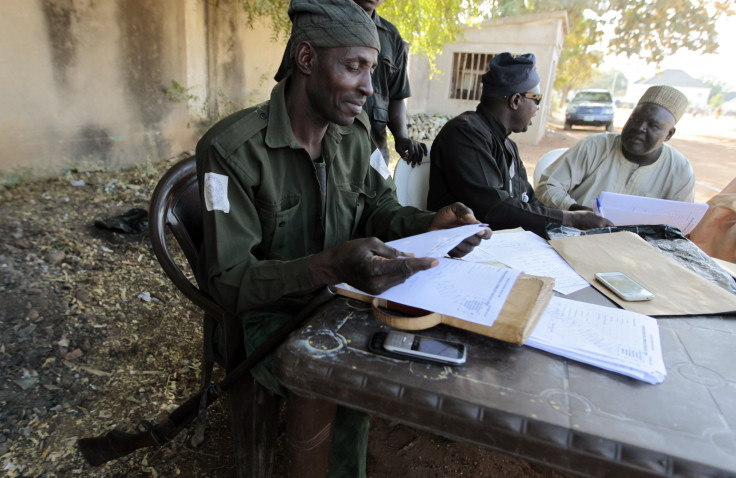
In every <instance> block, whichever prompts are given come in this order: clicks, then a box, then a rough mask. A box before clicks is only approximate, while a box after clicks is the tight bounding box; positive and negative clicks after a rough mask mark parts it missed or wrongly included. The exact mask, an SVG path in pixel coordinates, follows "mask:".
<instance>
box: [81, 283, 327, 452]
mask: <svg viewBox="0 0 736 478" xmlns="http://www.w3.org/2000/svg"><path fill="white" fill-rule="evenodd" d="M334 295H335V292H334V290H333V289H332V288H331V287H325V288H324V289H323V290H322V291H321V292H320V293H319V294H317V295H316V296H315V297H314V298H313V299H312V301H311V302H309V304H307V306H306V307H305V308H304V309H302V310H301V311H300V312H299V313H298V314H297V315H295V316H294V317H293V318H292V319H291V320H290V321H288V322H287V323H286V324H284V325H283V326H282V327H281V328H280V329H279V330H277V331H276V333H274V334H273V335H271V336H270V337H269V338H268V339H266V341H265V342H264V343H263V344H262V345H261V346H259V347H258V348H257V349H256V350H254V351H253V353H252V354H250V355H249V356H248V357H246V359H245V360H243V361H242V362H241V363H240V364H239V365H238V366H237V367H236V368H235V369H234V370H233V371H232V372H230V373H229V374H227V375H226V376H225V378H223V379H222V381H221V382H220V383H218V384H212V385H210V386H208V387H206V388H205V389H203V390H202V391H201V392H199V393H197V394H196V395H194V396H192V397H190V398H189V399H188V400H187V401H186V402H184V403H183V404H181V405H179V407H177V408H176V410H174V411H173V412H171V414H170V415H169V416H168V417H167V418H166V420H165V421H163V422H162V423H157V424H155V425H152V426H150V427H148V429H147V430H145V431H142V432H138V433H126V432H123V431H120V430H117V429H115V430H112V431H110V432H108V433H106V434H105V435H101V436H97V437H91V438H82V439H80V440H79V441H78V442H77V446H78V448H79V451H80V452H81V453H82V456H83V457H84V459H85V460H87V462H88V463H89V464H90V465H93V466H100V465H102V464H104V463H107V462H108V461H111V460H115V459H118V458H122V457H124V456H126V455H129V454H131V453H133V452H134V451H136V450H138V449H141V448H146V447H150V446H154V445H158V446H162V445H165V444H166V443H168V442H170V441H171V440H173V439H174V437H175V436H176V435H177V434H178V433H179V432H180V431H181V430H182V429H184V428H186V426H187V425H189V424H190V423H191V422H193V421H194V419H195V418H197V414H198V411H199V406H200V402H201V401H202V397H203V395H204V394H207V406H210V405H211V404H212V403H214V402H215V400H217V399H218V398H220V396H221V395H222V394H223V393H224V392H226V391H227V390H228V389H229V388H230V387H232V386H233V385H234V384H235V383H236V382H237V381H238V380H240V379H241V378H242V377H243V376H244V375H245V374H246V373H247V372H248V371H249V370H250V369H251V368H253V366H254V365H255V364H257V363H258V362H259V361H260V360H261V359H262V358H264V357H265V356H266V355H268V354H269V353H271V352H273V351H274V350H276V348H277V347H278V346H279V345H281V343H282V342H283V341H284V340H286V338H287V337H288V336H289V334H290V333H291V332H293V331H294V330H296V328H297V327H299V325H301V323H302V322H304V320H305V319H306V318H307V317H308V316H309V315H311V314H312V312H314V310H315V309H317V307H319V306H320V305H322V304H324V303H325V302H327V300H328V299H330V298H332V297H334Z"/></svg>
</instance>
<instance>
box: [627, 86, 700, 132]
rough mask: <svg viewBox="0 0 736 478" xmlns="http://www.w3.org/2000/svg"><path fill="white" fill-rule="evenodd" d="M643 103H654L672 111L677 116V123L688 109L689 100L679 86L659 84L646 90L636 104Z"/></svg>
mask: <svg viewBox="0 0 736 478" xmlns="http://www.w3.org/2000/svg"><path fill="white" fill-rule="evenodd" d="M642 103H652V104H655V105H659V106H661V107H662V108H664V109H666V110H667V111H669V112H670V113H672V116H674V117H675V123H677V122H678V121H680V118H682V115H683V113H685V110H686V109H687V103H688V100H687V96H685V95H684V94H683V93H682V92H681V91H680V90H678V89H677V88H673V87H671V86H666V85H657V86H652V87H650V88H649V89H648V90H647V91H645V92H644V94H643V95H642V97H641V99H640V100H639V102H638V103H637V104H636V105H637V106H639V105H640V104H642Z"/></svg>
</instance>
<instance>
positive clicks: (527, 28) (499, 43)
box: [407, 12, 567, 144]
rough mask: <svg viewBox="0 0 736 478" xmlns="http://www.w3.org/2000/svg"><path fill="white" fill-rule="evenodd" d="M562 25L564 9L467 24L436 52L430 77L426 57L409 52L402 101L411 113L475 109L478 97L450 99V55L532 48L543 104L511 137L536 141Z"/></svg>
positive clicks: (547, 102) (520, 51) (543, 121)
mask: <svg viewBox="0 0 736 478" xmlns="http://www.w3.org/2000/svg"><path fill="white" fill-rule="evenodd" d="M566 28H567V16H566V14H565V13H564V12H555V13H550V14H536V15H525V16H520V17H511V18H502V19H499V20H495V21H492V22H487V23H484V24H482V25H478V26H472V27H468V28H466V29H465V30H464V32H463V36H462V38H460V39H458V41H457V42H456V43H453V44H449V45H446V46H445V48H444V49H443V51H442V54H440V55H438V56H437V59H436V64H437V69H438V70H439V71H438V72H434V73H433V75H432V78H431V80H430V68H429V62H428V61H427V60H426V58H424V57H422V56H421V55H411V57H410V63H409V77H410V78H411V90H412V96H411V98H410V99H409V100H408V102H407V111H408V112H409V113H410V114H416V113H427V114H438V115H452V116H457V115H459V114H460V113H462V112H464V111H469V110H473V111H474V110H475V108H476V106H477V105H478V101H468V100H460V99H451V98H450V90H451V78H452V58H453V54H454V53H456V52H458V53H502V52H505V51H508V52H511V53H512V54H514V55H519V54H523V53H534V54H535V56H536V58H537V70H538V72H539V76H540V88H541V90H542V93H544V98H543V100H542V105H541V108H540V110H539V112H538V113H537V116H536V117H535V118H534V119H533V121H532V122H533V125H532V126H531V127H530V128H529V130H528V131H527V132H525V133H522V134H514V135H512V138H513V139H514V140H515V141H516V142H518V143H524V144H536V143H537V142H538V141H539V140H540V139H541V138H542V137H543V136H544V132H545V129H546V124H547V118H548V116H549V111H550V93H551V92H552V84H553V83H554V79H555V71H556V69H557V63H558V62H559V57H560V52H561V51H562V46H563V40H564V35H565V31H566Z"/></svg>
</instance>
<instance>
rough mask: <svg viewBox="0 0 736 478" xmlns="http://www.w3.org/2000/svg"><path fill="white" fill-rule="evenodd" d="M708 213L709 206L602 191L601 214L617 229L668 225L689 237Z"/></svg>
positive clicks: (600, 200) (599, 207) (600, 199)
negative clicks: (619, 227) (645, 225)
mask: <svg viewBox="0 0 736 478" xmlns="http://www.w3.org/2000/svg"><path fill="white" fill-rule="evenodd" d="M707 210H708V205H707V204H695V203H690V202H682V201H670V200H667V199H656V198H648V197H642V196H632V195H629V194H618V193H609V192H607V191H603V192H602V193H601V195H600V197H599V198H598V213H599V214H600V215H601V216H603V217H605V218H606V219H608V220H610V221H611V222H613V224H614V225H616V226H636V225H642V224H667V225H670V226H675V227H676V228H678V229H679V230H680V231H682V233H683V234H690V231H692V230H693V229H694V228H695V226H696V225H697V224H698V222H699V221H700V220H701V219H702V218H703V215H705V212H706V211H707Z"/></svg>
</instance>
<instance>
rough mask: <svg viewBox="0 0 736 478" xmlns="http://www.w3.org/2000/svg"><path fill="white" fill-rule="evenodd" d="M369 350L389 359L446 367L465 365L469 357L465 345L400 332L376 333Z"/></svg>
mask: <svg viewBox="0 0 736 478" xmlns="http://www.w3.org/2000/svg"><path fill="white" fill-rule="evenodd" d="M368 348H369V349H370V350H371V351H373V352H376V353H379V354H381V355H387V356H389V357H396V358H403V359H409V360H418V361H420V362H431V363H439V364H446V365H461V364H464V363H465V360H466V357H467V350H466V348H465V345H464V344H461V343H459V342H451V341H449V340H442V339H436V338H434V337H428V336H425V335H417V334H413V333H411V332H404V331H400V330H391V331H389V332H376V333H374V334H373V336H372V337H371V341H370V344H369V347H368Z"/></svg>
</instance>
